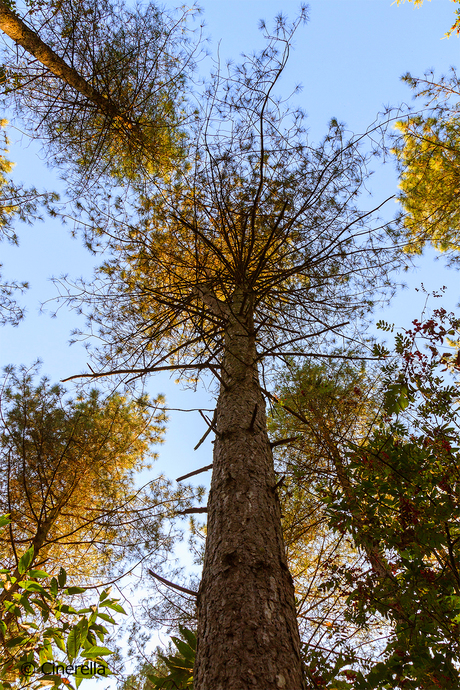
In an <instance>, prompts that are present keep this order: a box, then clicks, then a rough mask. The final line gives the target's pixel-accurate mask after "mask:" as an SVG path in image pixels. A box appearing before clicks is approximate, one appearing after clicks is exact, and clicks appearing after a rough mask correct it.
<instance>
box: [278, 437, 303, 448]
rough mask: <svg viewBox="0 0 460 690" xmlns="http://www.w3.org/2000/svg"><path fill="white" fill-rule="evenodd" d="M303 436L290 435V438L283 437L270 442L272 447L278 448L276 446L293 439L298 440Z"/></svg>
mask: <svg viewBox="0 0 460 690" xmlns="http://www.w3.org/2000/svg"><path fill="white" fill-rule="evenodd" d="M299 438H302V436H290V437H289V438H282V439H280V440H279V441H272V442H271V443H270V448H276V446H282V445H284V444H285V443H291V441H298V440H299Z"/></svg>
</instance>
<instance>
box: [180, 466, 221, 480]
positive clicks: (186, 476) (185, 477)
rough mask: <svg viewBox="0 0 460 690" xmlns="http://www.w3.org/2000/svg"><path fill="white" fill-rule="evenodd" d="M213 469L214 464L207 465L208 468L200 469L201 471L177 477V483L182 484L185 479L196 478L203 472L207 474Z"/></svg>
mask: <svg viewBox="0 0 460 690" xmlns="http://www.w3.org/2000/svg"><path fill="white" fill-rule="evenodd" d="M210 469H212V463H211V464H210V465H206V467H200V469H199V470H194V471H193V472H189V473H188V474H184V475H182V477H177V479H176V482H182V481H184V479H188V478H189V477H194V476H195V475H196V474H201V473H202V472H207V471H208V470H210Z"/></svg>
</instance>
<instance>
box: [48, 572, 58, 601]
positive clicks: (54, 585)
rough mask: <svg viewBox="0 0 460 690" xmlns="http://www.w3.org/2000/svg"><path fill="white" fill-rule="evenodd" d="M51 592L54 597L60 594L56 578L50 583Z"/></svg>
mask: <svg viewBox="0 0 460 690" xmlns="http://www.w3.org/2000/svg"><path fill="white" fill-rule="evenodd" d="M50 592H51V594H52V595H53V597H57V593H58V582H57V580H56V578H55V577H53V578H51V582H50Z"/></svg>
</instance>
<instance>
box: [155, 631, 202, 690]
mask: <svg viewBox="0 0 460 690" xmlns="http://www.w3.org/2000/svg"><path fill="white" fill-rule="evenodd" d="M179 630H180V632H181V636H182V639H180V638H179V637H175V636H172V637H171V640H172V642H173V644H174V646H175V647H176V649H177V652H176V653H175V654H174V653H171V654H168V655H164V654H162V653H161V652H159V654H158V657H159V659H160V660H161V661H162V662H163V663H164V665H165V669H164V670H165V673H167V675H157V674H151V673H148V674H147V678H148V680H149V681H150V684H151V687H153V688H158V690H159V689H160V688H161V689H162V690H187V689H188V690H193V666H194V663H195V655H196V635H195V633H194V632H192V631H191V630H189V629H188V628H186V627H185V626H183V625H179ZM168 672H169V673H168Z"/></svg>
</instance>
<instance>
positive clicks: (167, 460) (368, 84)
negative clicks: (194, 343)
mask: <svg viewBox="0 0 460 690" xmlns="http://www.w3.org/2000/svg"><path fill="white" fill-rule="evenodd" d="M201 5H202V7H203V14H202V15H201V17H200V18H199V19H198V20H196V25H198V24H199V23H200V21H204V23H205V27H204V35H205V36H209V37H210V44H209V50H210V52H211V54H212V55H213V56H216V55H217V50H219V54H220V59H221V62H222V63H224V62H225V61H226V60H227V59H229V58H231V59H233V60H234V61H238V60H239V58H240V54H241V53H242V52H244V51H245V52H252V51H254V50H257V49H258V48H260V47H262V46H263V37H262V34H261V32H260V31H259V30H258V28H257V27H258V22H259V20H260V19H261V18H265V19H266V20H267V22H268V25H269V26H270V20H271V19H272V18H273V17H274V16H276V15H277V14H278V13H279V12H280V10H282V12H283V13H284V14H286V15H288V16H289V17H291V18H293V17H294V16H295V15H296V12H297V10H298V7H299V4H298V3H297V2H296V1H295V2H294V1H291V0H284V1H283V2H281V1H280V0H205V1H204V2H202V3H201ZM172 7H174V3H171V2H167V3H166V8H172ZM453 12H454V5H453V4H452V3H451V2H450V0H432V1H431V2H425V3H424V5H423V7H422V8H420V9H414V7H413V6H412V5H410V4H408V3H406V4H405V5H402V6H399V7H398V6H396V4H394V3H393V4H392V2H391V0H311V2H310V21H309V23H308V25H307V26H305V27H301V28H300V29H299V31H298V33H297V35H296V38H295V41H294V50H293V52H292V55H291V59H290V63H289V66H288V68H287V70H286V74H285V76H284V79H283V82H282V84H281V87H280V88H281V90H282V91H283V93H286V94H287V93H288V92H289V91H290V90H291V89H292V87H293V86H294V85H295V84H298V83H301V84H303V91H302V92H301V93H300V94H299V95H298V96H295V97H294V99H293V102H294V103H298V104H300V105H301V106H302V107H303V108H304V109H305V110H306V112H307V113H308V117H309V119H308V124H309V127H310V135H311V137H312V139H313V140H318V139H320V138H321V136H322V135H323V134H324V133H325V131H326V127H327V122H328V120H329V119H330V118H331V117H332V116H335V117H337V118H338V119H339V120H341V121H344V122H346V123H347V125H348V127H349V128H350V129H351V130H352V131H355V132H360V131H363V130H365V129H366V127H367V126H368V125H369V124H370V123H371V122H372V121H373V120H374V118H375V117H376V115H377V113H378V112H379V111H381V110H382V108H383V107H384V106H385V105H387V104H391V105H397V104H399V103H401V102H403V101H409V100H410V98H411V94H410V91H409V89H408V88H407V87H406V86H405V85H404V84H402V83H401V82H400V77H401V75H402V74H404V73H405V72H407V71H410V72H412V73H413V74H414V75H422V74H423V72H424V71H425V70H426V69H429V68H434V69H435V70H436V72H438V73H440V72H445V71H446V70H447V69H448V67H449V66H450V65H451V64H455V63H458V57H459V47H460V41H459V39H458V38H457V37H454V38H451V39H449V40H446V39H443V38H442V37H443V35H444V33H445V32H446V31H447V29H448V28H449V27H450V26H451V24H452V22H453ZM209 64H210V63H209V61H204V62H202V63H201V65H200V71H201V72H202V73H205V72H206V70H207V69H208V68H209V67H208V66H209ZM12 124H13V125H16V126H17V128H18V129H11V130H10V132H9V136H10V139H11V140H12V141H13V142H14V143H13V145H12V146H11V154H10V157H11V159H12V160H13V161H16V162H17V166H16V169H15V173H14V175H15V179H17V180H22V181H24V182H25V183H27V184H33V185H35V186H37V187H38V188H39V189H57V190H59V188H60V184H61V183H60V182H59V180H58V178H57V176H56V175H55V174H54V173H53V171H51V170H49V169H47V168H46V166H45V165H44V162H43V160H42V159H41V157H40V154H39V153H38V151H39V149H38V147H37V146H36V145H35V144H28V143H27V139H26V138H25V137H23V138H22V141H21V137H20V132H19V130H20V124H19V123H12ZM396 186H397V181H396V177H395V174H394V171H393V169H392V167H391V166H390V165H388V166H387V167H386V168H385V170H384V171H383V172H382V171H380V172H379V174H378V175H377V176H376V182H375V183H374V186H373V192H374V196H375V200H376V202H378V201H380V200H382V199H383V198H385V197H387V196H389V195H392V194H394V193H395V192H396ZM19 231H20V241H21V244H20V247H19V248H14V247H13V248H10V247H8V246H6V245H3V246H2V247H1V252H2V263H3V264H4V272H5V275H6V276H8V277H10V278H13V277H14V278H16V279H20V280H29V281H30V283H31V290H30V291H29V293H28V294H27V296H26V298H25V300H24V301H25V302H26V303H27V308H28V314H27V316H26V319H25V321H24V322H23V323H22V324H21V325H20V326H19V327H18V328H10V327H6V328H4V329H3V332H1V333H0V338H1V350H0V360H1V362H2V364H3V365H6V364H10V363H13V364H21V363H24V364H30V363H31V362H32V361H33V360H34V359H36V358H37V357H39V358H41V359H42V360H43V369H42V371H43V373H46V374H47V375H49V376H50V377H51V379H52V380H53V381H57V380H60V379H62V378H65V377H66V376H69V375H72V374H74V373H78V372H80V371H82V370H84V369H85V367H86V361H87V356H86V353H85V351H84V349H83V347H82V346H81V345H80V344H77V345H74V346H72V347H69V345H68V340H69V333H70V331H71V330H72V328H74V327H75V326H77V325H80V326H81V325H82V322H81V320H79V318H78V317H77V315H76V314H75V313H72V312H69V311H68V310H67V309H66V308H62V310H61V311H59V312H58V314H57V317H56V318H55V319H51V318H50V314H49V312H50V311H53V309H54V307H53V305H49V306H47V307H46V308H45V313H44V314H39V313H38V308H39V304H40V302H44V301H46V300H48V299H51V298H52V297H53V296H55V294H56V293H55V289H54V287H53V285H52V284H51V283H50V282H49V278H50V277H51V276H52V275H55V276H57V275H60V274H69V276H80V275H84V276H86V277H89V276H90V275H91V265H92V260H91V259H90V258H89V256H88V253H87V252H86V250H85V249H84V248H83V247H82V244H81V241H80V240H78V239H77V240H74V239H71V238H70V237H69V232H68V229H66V228H63V227H62V226H61V225H60V224H59V223H56V222H53V221H51V220H49V219H45V222H44V223H39V224H36V225H35V226H34V227H32V228H28V227H25V228H19ZM432 256H433V253H431V254H430V256H428V257H427V259H424V260H423V261H420V262H419V263H420V264H421V268H420V269H419V270H418V272H416V273H410V274H409V276H408V277H406V280H407V281H408V282H409V283H410V284H411V285H412V286H417V285H419V284H420V283H421V282H422V281H423V282H424V283H425V285H426V286H427V287H428V288H429V289H435V288H438V287H440V286H441V285H443V284H446V285H449V293H448V302H449V306H453V305H455V304H456V303H457V302H458V300H459V293H460V289H459V288H458V287H457V286H458V283H459V280H458V279H459V276H458V274H457V273H456V272H452V271H450V272H446V271H445V270H444V269H443V262H442V261H441V262H438V263H433V260H432ZM446 299H447V298H446ZM394 304H395V306H394V307H393V310H392V311H390V313H389V315H387V316H386V318H388V319H394V320H395V321H396V322H397V323H399V324H400V325H403V324H407V322H408V319H412V318H415V317H417V316H419V314H420V309H421V302H420V295H418V294H417V293H415V292H414V291H413V290H412V289H409V290H407V291H406V292H405V293H403V294H402V296H400V297H399V298H397V299H396V300H395V303H394ZM149 389H150V391H151V392H152V394H155V393H157V392H164V393H166V395H167V400H168V404H169V406H170V407H185V408H193V407H198V406H205V407H211V404H210V402H211V400H210V397H211V396H210V394H209V393H207V392H206V391H201V392H199V393H197V394H194V393H193V392H191V391H186V392H184V391H182V390H181V389H180V388H179V387H178V386H176V385H175V384H174V383H173V380H172V379H169V378H168V377H167V376H161V377H158V378H155V379H152V380H151V381H150V383H149ZM204 430H205V426H204V423H203V422H202V420H201V419H200V417H199V416H198V415H197V414H181V415H179V414H177V415H175V414H174V415H171V423H170V427H169V431H168V435H167V443H166V444H165V446H164V447H163V449H162V450H161V460H160V463H159V466H160V467H161V469H162V471H165V472H166V473H167V474H168V475H169V476H170V477H177V476H179V475H180V474H183V473H184V472H186V471H190V470H192V469H195V468H196V467H200V466H202V465H206V464H209V462H210V461H211V460H210V453H211V446H210V444H209V443H206V444H204V445H203V446H202V447H201V448H200V450H199V451H198V452H197V453H193V450H192V449H193V446H194V445H195V444H196V443H197V441H198V439H199V438H200V436H201V435H202V433H203V432H204Z"/></svg>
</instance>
